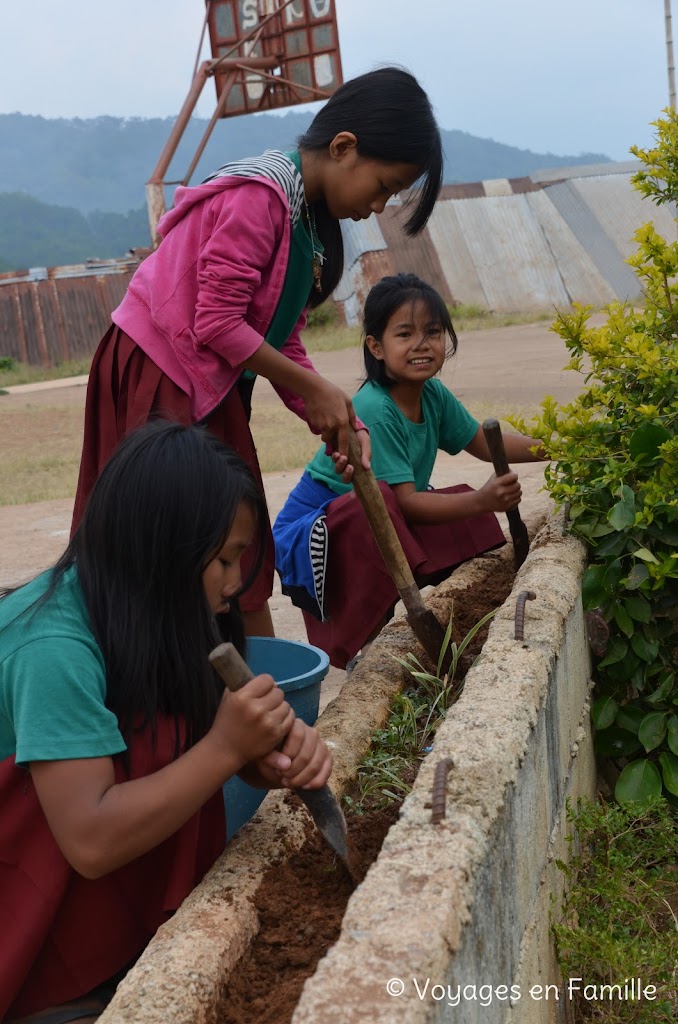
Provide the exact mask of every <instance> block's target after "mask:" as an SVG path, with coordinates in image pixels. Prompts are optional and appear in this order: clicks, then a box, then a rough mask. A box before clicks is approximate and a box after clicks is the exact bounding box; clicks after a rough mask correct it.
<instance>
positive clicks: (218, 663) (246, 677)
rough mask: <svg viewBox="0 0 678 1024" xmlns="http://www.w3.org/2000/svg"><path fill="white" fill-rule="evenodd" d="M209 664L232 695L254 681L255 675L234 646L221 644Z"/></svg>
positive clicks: (214, 651)
mask: <svg viewBox="0 0 678 1024" xmlns="http://www.w3.org/2000/svg"><path fill="white" fill-rule="evenodd" d="M209 662H210V665H213V666H214V668H215V669H216V670H217V672H218V673H219V675H220V676H221V678H222V681H223V683H224V685H225V687H226V689H227V690H230V691H231V692H232V693H235V691H236V690H241V689H242V688H243V686H244V685H245V683H249V681H250V679H254V673H253V672H252V671H251V669H250V667H249V665H247V664H246V663H245V662H244V661H243V659H242V658H241V657H240V655H239V654H238V652H237V651H236V649H235V647H234V646H233V644H219V646H218V647H215V648H214V650H213V651H212V652H211V654H210V655H209Z"/></svg>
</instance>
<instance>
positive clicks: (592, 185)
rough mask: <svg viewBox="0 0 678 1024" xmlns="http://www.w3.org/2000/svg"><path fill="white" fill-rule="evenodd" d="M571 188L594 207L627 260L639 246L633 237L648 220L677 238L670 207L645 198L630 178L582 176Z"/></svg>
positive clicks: (660, 229)
mask: <svg viewBox="0 0 678 1024" xmlns="http://www.w3.org/2000/svg"><path fill="white" fill-rule="evenodd" d="M572 187H573V188H574V189H575V190H576V191H577V192H578V193H579V195H581V196H582V198H583V199H584V202H585V203H586V204H587V206H588V207H589V208H590V209H591V210H593V213H594V214H595V216H596V219H597V220H598V222H599V223H600V224H601V225H602V227H603V230H604V231H605V233H606V234H607V235H608V236H609V237H610V238H611V239H612V241H613V242H614V244H615V245H616V246H617V248H618V249H619V251H620V253H621V255H622V256H623V258H624V259H627V257H629V256H630V255H631V254H632V253H634V252H635V251H636V249H637V248H638V245H637V243H636V242H634V240H633V236H634V234H635V232H636V231H637V230H638V228H639V227H641V226H642V225H643V224H645V223H647V221H650V220H651V221H652V222H653V223H654V226H655V227H656V229H657V231H658V232H659V233H660V234H661V235H663V236H664V237H665V238H666V239H668V240H669V241H671V242H674V241H675V240H676V237H677V233H676V222H675V220H674V216H673V214H672V212H671V210H670V209H669V208H668V207H667V206H665V205H662V206H656V205H655V204H654V203H652V202H650V201H649V200H647V199H645V198H644V197H643V196H642V194H641V193H640V192H639V191H638V190H637V189H635V188H634V187H633V185H632V184H631V181H630V178H628V177H626V176H620V175H615V176H614V177H609V178H605V177H592V178H583V179H582V180H581V181H573V182H572Z"/></svg>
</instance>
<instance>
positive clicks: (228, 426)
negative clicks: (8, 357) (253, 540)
mask: <svg viewBox="0 0 678 1024" xmlns="http://www.w3.org/2000/svg"><path fill="white" fill-rule="evenodd" d="M151 419H167V420H171V421H173V422H175V423H185V424H189V423H191V422H193V420H192V417H191V403H190V399H189V397H188V395H187V394H186V393H185V392H184V391H182V390H181V388H179V387H177V385H176V384H174V383H173V381H171V380H170V379H169V377H168V376H167V375H166V374H165V373H163V372H162V370H160V369H159V367H158V366H156V364H155V363H154V362H153V361H152V360H151V359H150V358H149V357H148V356H147V355H146V353H145V352H144V351H143V350H142V349H140V348H139V346H138V345H137V344H136V343H135V342H134V341H133V340H132V339H131V338H130V337H129V335H127V334H125V332H124V331H122V330H121V329H120V328H119V327H117V326H116V325H115V324H114V325H113V326H112V327H110V328H109V330H108V331H107V332H106V334H105V335H104V337H103V338H102V339H101V342H100V344H99V347H98V349H97V351H96V353H95V355H94V360H93V362H92V369H91V370H90V375H89V383H88V385H87V401H86V405H85V432H84V440H83V449H82V457H81V462H80V476H79V479H78V489H77V491H76V495H75V506H74V509H73V522H72V525H71V535H72V534H73V533H74V532H75V530H76V529H77V527H78V525H79V523H80V520H81V519H82V515H83V512H84V510H85V505H86V504H87V499H88V498H89V495H90V492H91V490H92V488H93V487H94V484H95V482H96V480H97V478H98V476H99V474H100V473H101V470H102V469H103V467H104V465H105V464H106V462H107V461H108V459H109V457H110V456H111V454H112V453H113V451H114V449H115V448H116V447H117V445H118V442H119V441H121V440H122V438H123V437H124V436H125V435H126V434H128V433H129V432H130V430H134V429H135V428H136V427H140V426H142V425H143V424H144V423H147V422H148V421H149V420H151ZM202 422H204V424H205V426H206V427H207V429H208V430H209V431H210V432H211V433H212V434H214V436H215V437H218V438H219V440H220V441H223V442H224V443H225V444H227V445H229V447H231V448H233V449H234V450H235V451H236V452H237V453H238V455H240V456H241V458H242V459H244V461H245V462H246V463H247V465H248V466H249V468H250V469H251V471H252V474H253V476H254V478H255V480H256V481H257V483H258V484H259V487H260V489H261V493H262V494H264V484H263V481H262V478H261V471H260V469H259V460H258V459H257V451H256V448H255V447H254V440H253V438H252V433H251V431H250V427H249V416H248V411H247V410H246V409H245V406H244V405H243V401H242V398H241V396H240V393H239V391H238V389H237V388H233V389H232V390H231V391H230V392H229V393H228V394H227V395H226V397H225V398H224V399H223V401H222V402H221V403H220V404H219V405H218V406H217V408H216V409H215V410H214V411H213V412H211V413H210V414H209V416H207V417H206V419H205V420H203V421H202ZM267 526H268V529H267V541H266V551H265V553H264V562H263V565H262V568H261V571H260V572H259V574H258V576H257V577H256V579H255V580H254V582H253V583H252V584H251V586H250V587H249V588H248V589H247V590H246V591H245V593H244V594H243V595H242V597H241V599H240V606H241V608H242V609H243V611H255V610H256V609H258V608H261V607H262V606H263V605H264V604H265V603H266V601H267V600H268V599H269V597H270V596H271V593H272V592H273V573H274V566H275V555H274V548H273V536H272V534H271V527H270V523H269V522H268V518H267ZM254 557H255V551H253V550H248V551H246V552H245V554H244V555H243V563H242V569H243V578H244V577H245V576H246V575H247V574H248V572H249V570H250V568H251V565H252V562H253V559H254Z"/></svg>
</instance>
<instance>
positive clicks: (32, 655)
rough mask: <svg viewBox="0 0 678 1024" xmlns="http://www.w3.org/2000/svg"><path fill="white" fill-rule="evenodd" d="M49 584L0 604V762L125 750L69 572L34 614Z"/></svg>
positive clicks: (41, 580) (36, 583)
mask: <svg viewBox="0 0 678 1024" xmlns="http://www.w3.org/2000/svg"><path fill="white" fill-rule="evenodd" d="M49 577H50V573H43V574H42V575H41V576H38V577H37V578H36V579H35V580H33V581H32V582H31V583H29V584H27V586H25V587H22V588H21V589H20V590H17V591H15V593H13V594H10V595H9V596H8V597H5V598H3V599H2V600H1V601H0V760H4V758H6V757H9V756H11V755H12V754H16V761H17V764H27V763H28V762H29V761H64V760H68V759H70V758H79V757H107V756H112V755H113V754H118V753H120V752H121V751H123V750H125V749H126V745H125V741H124V740H123V738H122V735H121V734H120V730H119V729H118V721H117V718H116V716H115V715H114V714H113V712H112V711H109V710H108V708H107V707H106V706H105V699H106V669H105V665H104V659H103V656H102V653H101V650H100V649H99V646H98V645H97V642H96V640H95V639H94V636H93V634H92V630H91V628H90V624H89V616H88V614H87V610H86V608H85V605H84V601H83V596H82V591H81V589H80V583H79V581H78V576H77V572H76V570H75V568H74V567H72V568H70V569H68V570H67V571H66V572H65V573H64V576H63V578H62V579H61V581H60V583H59V585H58V587H57V589H56V591H55V593H54V594H53V595H52V597H50V598H49V600H48V601H47V602H46V603H45V604H44V605H41V606H40V607H39V608H38V609H37V611H34V609H33V608H32V607H31V605H32V604H33V602H34V601H35V600H37V599H38V598H39V597H40V596H41V595H42V594H44V592H45V590H46V588H47V584H48V582H49ZM22 612H23V613H24V614H22ZM17 616H18V619H17Z"/></svg>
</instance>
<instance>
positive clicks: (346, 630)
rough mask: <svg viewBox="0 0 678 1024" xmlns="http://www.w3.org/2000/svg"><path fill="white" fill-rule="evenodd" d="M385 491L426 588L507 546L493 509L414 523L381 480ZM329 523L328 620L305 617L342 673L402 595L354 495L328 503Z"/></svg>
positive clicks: (454, 490)
mask: <svg viewBox="0 0 678 1024" xmlns="http://www.w3.org/2000/svg"><path fill="white" fill-rule="evenodd" d="M379 487H380V488H381V492H382V494H383V496H384V501H385V502H386V507H387V509H388V511H389V514H390V516H391V519H392V520H393V525H394V526H395V529H396V533H397V534H398V537H399V539H400V543H401V544H402V546H403V551H404V552H405V556H406V558H407V561H408V562H409V564H410V568H411V569H412V573H413V575H414V578H415V580H416V582H417V584H418V586H420V587H423V586H428V585H430V584H436V583H440V582H441V581H442V580H444V579H447V577H448V576H449V575H450V573H451V572H452V571H453V570H454V569H456V568H457V566H459V565H461V564H462V563H463V562H468V561H469V559H471V558H474V557H475V556H476V555H480V554H483V553H484V552H486V551H492V550H494V549H495V548H499V547H501V546H502V545H503V544H505V543H506V541H505V539H504V534H503V533H502V529H501V527H500V525H499V522H498V520H497V517H496V516H495V515H494V513H493V512H487V513H485V514H484V515H481V516H473V517H472V518H469V519H458V520H456V521H455V522H453V523H444V524H438V525H435V526H429V525H427V524H418V525H415V526H410V525H408V524H407V523H406V522H405V519H404V517H403V514H402V511H401V509H400V505H399V504H398V501H397V499H396V496H395V494H394V493H393V491H392V490H391V488H390V487H389V486H388V484H385V483H383V482H380V483H379ZM439 490H440V492H441V493H443V494H460V493H462V492H464V491H470V490H472V488H471V487H468V486H467V485H466V484H459V485H457V486H456V487H444V488H440V489H439ZM326 525H327V531H328V554H327V569H326V572H325V614H326V616H327V621H326V622H320V621H319V620H318V619H316V618H314V617H313V616H312V615H309V614H308V612H304V622H305V624H306V633H307V635H308V640H309V643H311V644H313V645H314V646H315V647H320V648H321V649H322V650H323V651H326V652H327V653H328V654H329V656H330V661H331V663H332V664H333V665H335V666H336V667H337V668H345V667H346V663H347V662H348V661H350V659H351V658H352V657H354V655H356V654H357V653H358V651H359V650H360V649H361V647H362V646H363V645H364V644H365V643H366V642H367V640H368V639H369V638H370V637H371V636H372V634H373V633H374V631H375V630H376V629H377V628H378V627H379V626H380V624H381V623H382V622H384V620H385V619H386V618H388V617H389V615H390V614H392V612H393V607H394V606H395V604H396V602H397V601H398V591H397V589H396V586H395V584H394V582H393V580H392V579H391V575H390V573H389V571H388V569H387V568H386V565H385V564H384V560H383V558H382V556H381V553H380V551H379V548H378V547H377V544H376V541H375V540H374V537H373V535H372V531H371V530H370V527H369V524H368V522H367V518H366V516H365V513H364V511H363V508H362V506H361V504H360V502H359V501H358V500H357V498H356V497H355V495H354V493H353V491H350V492H349V493H348V494H344V495H342V497H340V498H337V499H336V500H335V501H333V502H332V503H331V505H329V506H328V508H327V513H326Z"/></svg>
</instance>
